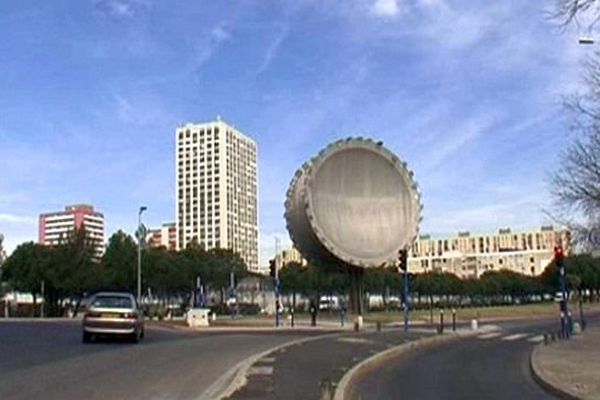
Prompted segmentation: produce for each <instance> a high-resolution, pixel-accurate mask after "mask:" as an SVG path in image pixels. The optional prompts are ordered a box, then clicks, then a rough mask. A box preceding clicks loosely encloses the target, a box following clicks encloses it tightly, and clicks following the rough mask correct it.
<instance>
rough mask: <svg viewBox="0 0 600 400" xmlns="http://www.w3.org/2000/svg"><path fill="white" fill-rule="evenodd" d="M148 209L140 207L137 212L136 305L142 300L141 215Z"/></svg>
mask: <svg viewBox="0 0 600 400" xmlns="http://www.w3.org/2000/svg"><path fill="white" fill-rule="evenodd" d="M147 209H148V207H146V206H141V207H140V211H139V212H138V231H137V233H138V234H137V237H138V262H137V301H138V304H139V303H140V302H141V300H142V239H143V237H144V232H143V231H144V230H145V229H143V227H142V213H143V212H144V211H146V210H147Z"/></svg>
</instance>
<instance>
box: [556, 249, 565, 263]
mask: <svg viewBox="0 0 600 400" xmlns="http://www.w3.org/2000/svg"><path fill="white" fill-rule="evenodd" d="M564 259H565V255H564V253H563V248H562V246H554V262H556V266H557V267H558V268H561V267H563V266H564Z"/></svg>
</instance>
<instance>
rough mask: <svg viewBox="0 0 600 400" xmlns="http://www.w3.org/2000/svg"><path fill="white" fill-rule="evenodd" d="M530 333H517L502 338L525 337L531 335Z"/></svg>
mask: <svg viewBox="0 0 600 400" xmlns="http://www.w3.org/2000/svg"><path fill="white" fill-rule="evenodd" d="M529 335H530V333H515V334H514V335H508V336H504V337H503V338H502V339H501V340H510V341H512V340H519V339H523V338H524V337H525V336H529Z"/></svg>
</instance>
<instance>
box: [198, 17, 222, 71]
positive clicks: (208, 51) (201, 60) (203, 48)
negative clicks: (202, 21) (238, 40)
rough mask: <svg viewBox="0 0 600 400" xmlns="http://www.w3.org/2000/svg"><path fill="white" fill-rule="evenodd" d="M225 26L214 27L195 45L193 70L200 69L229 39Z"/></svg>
mask: <svg viewBox="0 0 600 400" xmlns="http://www.w3.org/2000/svg"><path fill="white" fill-rule="evenodd" d="M225 26H226V24H225V23H223V24H220V25H218V26H216V27H215V28H214V29H213V30H212V31H211V32H210V33H209V34H208V36H206V37H205V38H204V39H201V40H200V41H198V42H197V43H196V46H195V47H196V48H195V51H196V55H195V57H194V64H195V68H197V69H200V68H202V66H203V65H204V64H205V63H207V62H208V61H209V60H210V59H211V58H212V56H213V54H215V53H216V52H217V50H218V49H219V47H221V45H222V44H223V43H225V42H227V41H228V40H230V39H231V33H229V32H228V31H227V30H226V29H225Z"/></svg>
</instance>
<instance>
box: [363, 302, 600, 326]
mask: <svg viewBox="0 0 600 400" xmlns="http://www.w3.org/2000/svg"><path fill="white" fill-rule="evenodd" d="M569 307H570V310H572V313H573V315H579V308H578V307H577V303H572V304H569ZM583 309H584V312H590V311H596V312H597V311H600V304H599V303H593V304H587V303H584V305H583ZM558 315H559V310H558V304H557V303H536V304H523V305H511V306H493V307H469V308H457V309H456V319H457V321H470V320H472V319H496V318H497V319H508V318H540V317H552V316H556V317H558ZM439 317H440V309H439V308H434V309H433V319H434V321H439ZM444 318H445V320H446V321H448V322H449V321H451V319H452V309H451V308H450V309H444ZM364 319H365V322H383V323H388V322H393V321H400V320H402V312H401V311H395V312H386V311H381V312H373V313H368V314H367V315H366V316H365V317H364ZM429 319H430V311H429V310H415V311H412V312H411V313H410V320H411V321H423V322H428V321H429Z"/></svg>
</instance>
